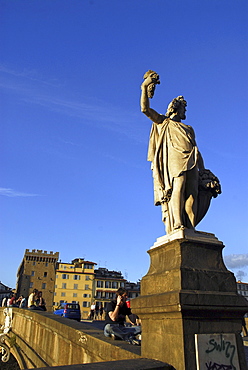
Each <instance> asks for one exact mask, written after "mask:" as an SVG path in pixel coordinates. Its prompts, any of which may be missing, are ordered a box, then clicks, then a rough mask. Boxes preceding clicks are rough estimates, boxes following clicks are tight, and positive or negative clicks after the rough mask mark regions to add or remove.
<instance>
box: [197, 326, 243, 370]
mask: <svg viewBox="0 0 248 370" xmlns="http://www.w3.org/2000/svg"><path fill="white" fill-rule="evenodd" d="M195 344H196V362H197V370H240V367H239V360H238V352H237V344H236V337H235V334H233V333H231V334H229V333H228V334H195Z"/></svg>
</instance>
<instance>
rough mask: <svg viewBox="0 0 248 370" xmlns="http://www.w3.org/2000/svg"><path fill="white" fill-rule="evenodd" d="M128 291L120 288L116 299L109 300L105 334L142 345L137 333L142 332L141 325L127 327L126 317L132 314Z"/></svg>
mask: <svg viewBox="0 0 248 370" xmlns="http://www.w3.org/2000/svg"><path fill="white" fill-rule="evenodd" d="M126 299H127V291H126V289H123V288H119V289H118V290H117V291H116V298H115V300H113V301H111V302H109V303H108V304H107V308H106V316H105V326H104V335H105V336H106V337H110V338H112V339H121V340H125V341H126V342H128V343H129V344H133V345H140V343H141V342H140V340H138V339H136V335H138V334H140V333H141V327H140V326H135V327H125V318H126V316H129V315H131V314H132V311H131V309H130V308H128V307H127V304H126Z"/></svg>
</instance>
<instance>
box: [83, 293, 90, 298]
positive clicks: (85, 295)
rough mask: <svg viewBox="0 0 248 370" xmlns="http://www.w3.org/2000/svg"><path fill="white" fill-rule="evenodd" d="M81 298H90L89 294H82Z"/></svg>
mask: <svg viewBox="0 0 248 370" xmlns="http://www.w3.org/2000/svg"><path fill="white" fill-rule="evenodd" d="M83 297H84V298H90V297H91V294H87V293H84V294H83Z"/></svg>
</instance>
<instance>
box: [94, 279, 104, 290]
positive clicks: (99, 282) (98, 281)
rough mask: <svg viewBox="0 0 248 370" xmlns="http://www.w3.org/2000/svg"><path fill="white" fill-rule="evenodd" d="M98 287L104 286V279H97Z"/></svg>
mask: <svg viewBox="0 0 248 370" xmlns="http://www.w3.org/2000/svg"><path fill="white" fill-rule="evenodd" d="M96 284H97V288H103V281H101V280H97V283H96Z"/></svg>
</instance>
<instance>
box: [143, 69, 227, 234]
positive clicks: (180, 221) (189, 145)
mask: <svg viewBox="0 0 248 370" xmlns="http://www.w3.org/2000/svg"><path fill="white" fill-rule="evenodd" d="M157 84H160V81H159V75H158V74H157V73H156V72H154V71H152V70H149V71H148V72H146V73H145V75H144V81H143V83H142V85H141V91H142V92H141V101H140V104H141V111H142V112H143V113H144V114H145V115H146V116H147V117H148V118H150V119H151V120H152V122H153V124H152V129H151V133H150V141H149V148H148V161H151V162H152V172H153V180H154V203H155V205H156V206H157V205H161V209H162V220H163V222H164V223H165V225H166V232H167V234H169V233H171V232H173V231H174V230H177V229H184V228H189V229H194V228H195V226H196V225H197V224H198V223H199V222H200V221H201V220H202V218H203V217H204V216H205V214H206V212H207V210H208V208H209V206H210V201H211V198H212V197H214V198H215V197H217V195H218V194H220V193H221V187H220V183H219V180H218V178H217V177H216V176H215V175H214V174H213V173H212V172H211V171H210V170H207V169H205V167H204V162H203V159H202V156H201V153H200V152H199V150H198V147H197V145H196V141H195V133H194V130H193V128H192V127H191V126H189V125H186V124H184V123H183V122H182V120H185V119H186V106H187V102H186V100H185V99H184V97H183V96H181V95H180V96H178V97H177V98H175V99H173V100H172V102H171V103H170V104H169V105H168V109H167V112H166V114H165V115H164V114H159V113H157V112H156V111H155V110H154V109H152V108H150V104H149V98H152V97H153V95H154V92H155V88H156V85H157Z"/></svg>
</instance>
